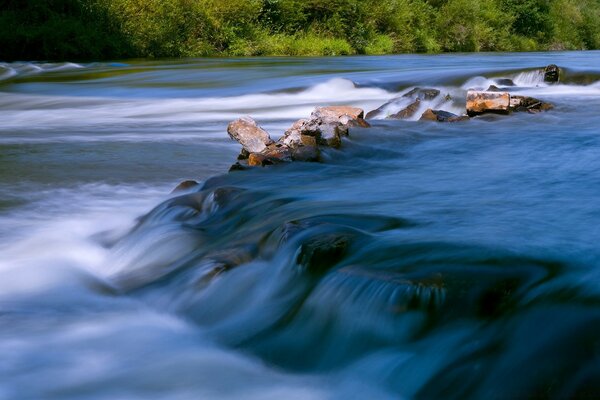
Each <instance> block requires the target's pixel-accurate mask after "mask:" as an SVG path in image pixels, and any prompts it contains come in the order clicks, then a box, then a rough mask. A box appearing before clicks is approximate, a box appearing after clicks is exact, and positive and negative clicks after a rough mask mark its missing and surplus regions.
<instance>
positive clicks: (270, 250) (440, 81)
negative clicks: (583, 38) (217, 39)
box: [0, 52, 600, 400]
mask: <svg viewBox="0 0 600 400" xmlns="http://www.w3.org/2000/svg"><path fill="white" fill-rule="evenodd" d="M551 63H554V64H558V65H559V66H560V67H562V68H563V76H562V78H561V82H560V83H559V84H556V85H548V84H545V83H544V82H543V79H542V77H541V75H540V74H539V73H538V72H537V70H536V68H540V67H544V66H545V65H548V64H551ZM500 78H508V79H511V80H512V81H513V82H514V83H515V85H516V86H514V87H511V88H509V89H510V90H511V91H513V92H515V93H517V92H518V93H519V94H525V95H529V96H534V97H536V98H539V99H542V100H544V101H547V102H550V103H553V104H554V105H555V108H554V109H553V110H550V111H548V112H545V113H539V114H527V113H515V114H513V115H510V116H498V115H494V116H484V117H478V118H474V119H471V120H470V121H467V122H461V123H450V124H443V123H432V122H422V121H417V120H416V119H418V116H416V117H415V118H412V119H413V120H389V119H385V115H381V116H380V117H379V118H376V119H373V120H371V121H370V122H371V124H372V127H371V128H368V129H363V128H355V129H351V131H350V136H349V137H348V138H346V139H344V142H343V145H342V147H341V148H340V149H339V150H333V149H331V150H328V151H326V152H324V154H323V158H324V160H323V162H322V163H292V164H289V165H276V166H272V167H267V168H256V169H253V170H250V171H235V172H231V173H228V172H227V171H228V169H229V167H230V165H231V164H233V163H234V162H235V159H236V156H237V154H238V153H239V150H240V146H239V144H237V143H236V142H234V141H232V140H231V139H229V137H228V136H227V134H226V127H227V123H228V122H229V121H231V120H233V119H235V118H238V117H239V116H242V115H251V116H253V117H254V118H255V119H256V120H257V121H258V122H259V123H260V124H261V125H262V126H263V127H264V128H265V129H267V130H268V131H269V132H271V134H272V136H274V137H278V136H279V135H281V134H282V133H283V131H284V130H285V129H286V128H287V127H289V126H290V125H291V123H292V122H294V121H295V120H297V119H298V118H302V117H307V116H308V115H309V114H310V112H311V111H312V109H313V108H314V107H315V106H319V105H336V104H348V105H353V106H358V107H361V108H363V109H364V110H365V111H370V110H373V109H375V108H377V107H379V106H380V105H381V104H383V103H385V102H387V101H389V100H390V99H393V98H396V97H398V96H400V95H402V94H403V93H406V92H407V91H409V90H411V89H412V88H414V87H416V86H419V87H427V88H437V89H438V90H440V91H441V93H442V95H443V97H440V98H438V99H437V100H432V101H430V102H428V103H426V104H423V105H422V107H423V109H424V108H427V107H434V108H443V109H445V110H447V111H452V112H455V113H460V112H461V110H462V109H464V101H465V100H464V98H465V94H466V90H467V89H469V88H481V89H485V88H487V86H489V85H490V84H497V83H498V82H499V81H498V79H500ZM446 95H449V96H448V98H450V100H446V97H445V96H446ZM440 99H441V100H440ZM405 105H406V104H404V106H405ZM401 106H402V104H397V103H396V104H392V105H391V106H390V107H389V109H388V110H386V112H387V113H392V112H396V111H398V109H399V108H401ZM599 110H600V52H557V53H523V54H517V53H512V54H502V53H499V54H453V55H418V56H417V55H401V56H382V57H343V58H338V57H334V58H244V59H218V58H215V59H189V60H156V61H145V60H126V61H119V62H112V63H110V62H107V63H81V64H76V63H33V62H22V63H0V121H1V122H0V399H2V400H4V399H7V400H13V399H111V400H114V399H127V400H131V399H140V400H142V399H144V400H147V399H175V400H180V399H181V400H184V399H185V400H187V399H388V398H389V399H398V398H401V399H435V398H444V399H514V398H536V399H573V398H590V399H591V398H598V397H600V246H599V243H600V113H599V112H598V111H599ZM186 179H195V180H197V181H198V182H199V183H200V185H199V186H197V187H196V188H193V189H192V190H191V191H190V193H189V194H182V193H181V192H180V193H171V190H172V189H173V188H174V187H175V186H176V185H177V184H178V183H179V182H180V181H182V180H186ZM332 240H333V241H335V242H336V243H338V244H339V246H338V247H336V248H335V251H329V252H324V253H323V252H321V253H319V249H318V245H319V243H327V242H328V241H332Z"/></svg>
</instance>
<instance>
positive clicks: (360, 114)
mask: <svg viewBox="0 0 600 400" xmlns="http://www.w3.org/2000/svg"><path fill="white" fill-rule="evenodd" d="M311 120H318V121H319V122H320V123H321V124H329V123H335V122H338V123H340V124H342V125H348V126H361V127H363V128H368V127H369V126H371V125H369V123H368V122H367V121H365V120H364V111H363V110H362V109H361V108H358V107H350V106H327V107H317V108H315V110H314V111H313V112H312V114H311Z"/></svg>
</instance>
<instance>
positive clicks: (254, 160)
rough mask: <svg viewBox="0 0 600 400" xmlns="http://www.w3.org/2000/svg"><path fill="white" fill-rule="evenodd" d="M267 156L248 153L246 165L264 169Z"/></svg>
mask: <svg viewBox="0 0 600 400" xmlns="http://www.w3.org/2000/svg"><path fill="white" fill-rule="evenodd" d="M266 160H267V156H265V155H264V154H261V153H250V156H249V157H248V165H249V166H250V167H264V166H265V165H266V164H265V161H266Z"/></svg>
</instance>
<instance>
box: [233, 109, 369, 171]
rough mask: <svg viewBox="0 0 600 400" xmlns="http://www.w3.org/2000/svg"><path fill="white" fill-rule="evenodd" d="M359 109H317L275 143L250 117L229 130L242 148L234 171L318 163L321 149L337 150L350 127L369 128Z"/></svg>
mask: <svg viewBox="0 0 600 400" xmlns="http://www.w3.org/2000/svg"><path fill="white" fill-rule="evenodd" d="M363 116H364V112H363V110H362V109H360V108H356V107H349V106H329V107H317V108H316V109H315V110H314V111H313V112H312V114H311V115H310V118H307V119H300V120H298V121H296V122H294V124H292V126H291V127H290V128H289V129H288V130H287V131H285V133H284V134H283V136H282V137H281V138H280V139H279V140H277V141H274V140H273V139H271V136H270V135H269V133H268V132H267V131H265V130H264V129H262V128H261V127H260V126H258V124H257V123H256V121H254V120H253V119H252V118H250V117H242V118H239V119H237V120H235V121H233V122H231V123H230V124H229V125H228V126H227V133H228V134H229V136H230V137H231V138H232V139H234V140H236V141H237V142H238V143H240V144H241V145H242V152H241V153H240V155H239V156H238V161H237V163H236V164H234V165H233V166H232V167H231V168H232V169H233V170H239V169H246V168H247V167H255V166H265V165H273V164H279V163H284V162H291V161H319V159H320V148H321V147H333V148H337V147H339V146H340V145H341V142H342V137H344V136H348V130H349V128H350V127H363V128H366V127H369V126H370V125H369V124H368V123H367V122H366V121H365V120H364V117H363Z"/></svg>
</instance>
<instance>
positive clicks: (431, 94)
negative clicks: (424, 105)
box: [402, 87, 440, 100]
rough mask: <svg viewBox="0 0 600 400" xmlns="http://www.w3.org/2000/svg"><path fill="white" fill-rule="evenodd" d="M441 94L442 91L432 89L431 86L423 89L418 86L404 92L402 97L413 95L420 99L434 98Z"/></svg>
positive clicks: (412, 96)
mask: <svg viewBox="0 0 600 400" xmlns="http://www.w3.org/2000/svg"><path fill="white" fill-rule="evenodd" d="M439 94H440V91H439V90H437V89H431V88H425V89H421V88H419V87H416V88H414V89H412V90H411V91H409V92H408V93H405V94H403V95H402V97H411V98H414V99H418V100H433V99H435V98H436V97H438V96H439Z"/></svg>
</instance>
